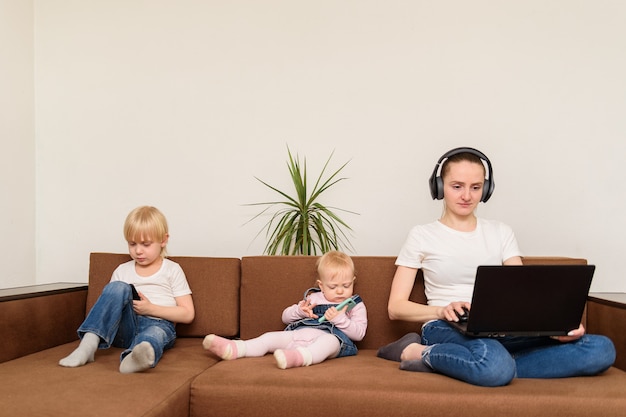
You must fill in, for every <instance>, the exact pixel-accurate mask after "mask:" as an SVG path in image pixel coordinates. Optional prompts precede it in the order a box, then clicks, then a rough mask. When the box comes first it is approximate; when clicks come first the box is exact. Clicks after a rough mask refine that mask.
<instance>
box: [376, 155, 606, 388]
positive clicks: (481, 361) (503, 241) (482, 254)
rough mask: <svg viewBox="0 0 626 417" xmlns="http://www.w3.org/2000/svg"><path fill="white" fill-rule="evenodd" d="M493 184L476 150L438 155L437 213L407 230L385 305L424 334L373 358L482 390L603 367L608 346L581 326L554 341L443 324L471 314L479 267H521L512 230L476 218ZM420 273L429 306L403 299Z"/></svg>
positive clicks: (433, 181) (434, 190) (433, 190)
mask: <svg viewBox="0 0 626 417" xmlns="http://www.w3.org/2000/svg"><path fill="white" fill-rule="evenodd" d="M494 185H495V184H494V182H493V173H492V168H491V163H490V162H489V159H488V158H487V157H486V156H485V155H484V154H483V153H481V152H480V151H478V150H476V149H473V148H457V149H453V150H451V151H449V152H447V153H446V154H444V155H443V156H442V157H441V158H440V160H439V162H438V163H437V166H436V167H435V169H434V171H433V174H432V176H431V178H430V190H431V194H432V196H433V198H435V199H443V201H444V210H443V215H442V216H441V218H440V219H439V220H437V221H435V222H432V223H430V224H426V225H421V226H416V227H414V228H413V229H412V230H411V231H410V233H409V236H408V238H407V240H406V242H405V244H404V246H403V247H402V250H401V251H400V254H399V256H398V258H397V260H396V265H397V270H396V273H395V276H394V278H393V283H392V287H391V292H390V295H389V304H388V311H389V317H390V318H391V319H392V320H405V321H411V322H421V323H425V324H424V325H423V326H422V335H421V338H420V336H419V335H418V334H417V333H410V334H408V335H406V336H404V337H403V338H402V339H400V340H398V341H396V342H394V343H391V344H390V345H387V346H385V347H383V348H381V349H380V350H379V356H380V357H383V358H386V359H391V360H396V361H399V362H401V364H400V368H401V369H405V370H413V371H435V372H439V373H442V374H445V375H448V376H451V377H453V378H456V379H459V380H462V381H466V382H469V383H471V384H475V385H482V386H500V385H506V384H508V383H509V382H510V381H511V380H512V379H513V378H514V377H519V378H559V377H569V376H578V375H594V374H597V373H600V372H602V371H604V370H606V369H608V368H609V367H610V366H611V365H612V364H613V362H614V360H615V347H614V346H613V343H612V342H611V341H610V340H609V339H608V338H606V337H604V336H596V335H585V329H584V327H583V326H582V324H581V325H580V326H579V327H578V328H577V329H573V330H572V331H571V332H570V333H569V335H568V336H563V337H556V338H550V337H501V338H472V337H467V336H464V335H462V334H461V333H460V332H458V331H457V330H455V329H454V328H453V327H452V326H450V325H449V324H448V322H450V321H458V320H459V318H458V315H457V313H458V314H459V315H460V314H463V309H464V308H467V309H468V310H469V309H471V305H470V301H471V298H472V291H473V285H474V276H475V273H476V268H477V267H478V266H479V265H490V264H491V265H495V264H504V265H521V264H522V260H521V252H520V250H519V248H518V246H517V241H516V239H515V236H514V234H513V231H512V230H511V228H510V227H509V226H507V225H505V224H503V223H501V222H498V221H492V220H485V219H482V218H478V217H477V216H476V214H475V211H476V207H477V206H478V204H479V203H480V202H481V201H482V202H485V201H487V200H488V199H489V198H490V197H491V194H492V193H493V190H494ZM419 268H421V269H422V270H423V273H424V284H425V289H426V298H427V300H428V304H427V305H423V304H418V303H414V302H412V301H409V295H410V293H411V290H412V288H413V285H414V283H415V277H416V274H417V271H418V269H419ZM529 308H532V306H529Z"/></svg>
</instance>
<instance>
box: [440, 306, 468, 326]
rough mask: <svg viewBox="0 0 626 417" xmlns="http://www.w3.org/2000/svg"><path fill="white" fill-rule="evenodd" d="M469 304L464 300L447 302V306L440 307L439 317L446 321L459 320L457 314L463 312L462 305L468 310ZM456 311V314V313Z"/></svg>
mask: <svg viewBox="0 0 626 417" xmlns="http://www.w3.org/2000/svg"><path fill="white" fill-rule="evenodd" d="M471 306H472V305H471V304H470V303H468V302H465V301H455V302H453V303H450V304H448V305H447V306H445V307H443V308H442V309H441V312H440V314H439V318H440V319H442V320H447V321H454V322H458V321H459V315H463V314H465V311H464V310H463V307H465V308H466V309H467V310H468V311H469V309H470V308H471ZM457 313H458V315H457Z"/></svg>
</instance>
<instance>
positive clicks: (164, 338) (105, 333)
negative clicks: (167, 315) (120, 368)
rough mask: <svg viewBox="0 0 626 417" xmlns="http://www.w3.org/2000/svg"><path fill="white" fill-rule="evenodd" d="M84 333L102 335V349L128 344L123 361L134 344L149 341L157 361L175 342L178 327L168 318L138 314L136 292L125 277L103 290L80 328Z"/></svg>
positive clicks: (82, 333) (155, 362) (80, 331)
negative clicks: (134, 293)
mask: <svg viewBox="0 0 626 417" xmlns="http://www.w3.org/2000/svg"><path fill="white" fill-rule="evenodd" d="M85 333H94V334H96V335H98V336H100V345H99V346H98V348H99V349H108V348H109V347H111V346H115V347H121V348H126V350H125V351H124V352H122V354H121V356H120V361H121V360H122V359H124V358H125V357H126V355H128V354H129V353H130V352H131V351H132V349H133V347H135V346H136V345H138V344H139V343H141V342H148V343H150V345H151V346H152V348H153V349H154V364H153V365H152V367H155V366H156V364H157V363H158V362H159V360H160V359H161V356H163V351H164V350H166V349H169V348H171V347H173V346H174V342H175V341H176V327H175V325H174V323H172V322H170V321H168V320H161V319H155V318H151V317H146V316H141V315H138V314H137V313H135V312H134V311H133V294H132V291H131V289H130V285H128V284H127V283H125V282H122V281H113V282H110V283H109V284H107V285H106V286H105V287H104V289H103V290H102V294H101V295H100V297H98V300H97V301H96V303H95V304H94V306H93V308H92V309H91V311H90V312H89V314H88V315H87V318H86V319H85V321H84V322H83V324H81V326H80V327H79V328H78V337H80V338H81V339H82V338H83V336H84V335H85Z"/></svg>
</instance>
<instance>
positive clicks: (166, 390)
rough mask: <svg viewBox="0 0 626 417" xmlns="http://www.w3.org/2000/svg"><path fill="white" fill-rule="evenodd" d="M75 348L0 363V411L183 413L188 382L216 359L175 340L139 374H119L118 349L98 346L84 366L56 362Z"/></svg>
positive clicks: (189, 341)
mask: <svg viewBox="0 0 626 417" xmlns="http://www.w3.org/2000/svg"><path fill="white" fill-rule="evenodd" d="M77 346H78V341H76V342H72V343H67V344H63V345H60V346H56V347H54V348H50V349H46V350H43V351H41V352H38V353H34V354H32V355H28V356H24V357H21V358H19V359H14V360H12V361H8V362H5V363H2V364H0V375H1V376H2V377H1V378H0V392H1V393H2V398H3V401H2V408H1V409H0V415H2V416H38V417H39V416H51V417H52V416H54V417H59V416H63V417H73V416H76V417H79V416H80V417H84V416H116V417H122V416H145V417H157V416H160V417H171V416H187V415H189V392H190V386H191V382H192V381H193V379H194V378H195V377H196V376H197V375H199V374H200V373H202V372H203V371H204V370H206V369H207V368H209V367H211V366H212V365H214V364H215V363H216V362H217V361H216V360H215V359H213V358H211V357H209V356H207V355H206V353H205V352H204V351H203V349H202V339H200V338H181V339H179V340H177V341H176V346H175V347H174V348H173V349H171V350H169V351H167V352H166V354H165V355H163V358H162V360H161V361H160V362H159V364H158V366H157V367H156V368H154V369H152V370H150V371H148V372H144V373H139V374H121V373H119V372H118V370H117V369H118V367H119V357H120V353H121V352H122V349H119V348H110V349H107V350H99V351H98V352H97V353H96V361H95V362H93V363H91V364H89V365H87V366H82V367H79V368H74V369H68V368H63V367H61V366H59V365H58V362H59V359H61V358H63V357H65V356H67V355H68V354H69V353H71V352H72V351H73V350H74V349H75V348H76V347H77ZM61 410H62V411H61Z"/></svg>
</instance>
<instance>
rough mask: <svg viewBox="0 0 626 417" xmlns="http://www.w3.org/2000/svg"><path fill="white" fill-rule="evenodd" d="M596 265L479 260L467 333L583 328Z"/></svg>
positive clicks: (463, 326) (560, 332) (558, 332)
mask: <svg viewBox="0 0 626 417" xmlns="http://www.w3.org/2000/svg"><path fill="white" fill-rule="evenodd" d="M594 271H595V266H594V265H524V266H521V265H519V266H517V265H516V266H503V265H498V266H479V267H478V269H477V271H476V282H475V284H474V293H473V296H472V306H471V310H470V312H469V314H468V317H467V320H466V321H464V322H461V321H459V322H450V324H452V325H453V326H455V327H456V328H458V329H459V330H460V331H461V332H462V333H463V334H465V335H467V336H476V337H501V336H564V335H567V333H568V332H569V331H571V330H574V329H577V328H578V326H579V325H580V323H581V319H582V315H583V312H584V309H585V303H586V302H587V294H588V293H589V287H590V286H591V279H592V278H593V273H594Z"/></svg>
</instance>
